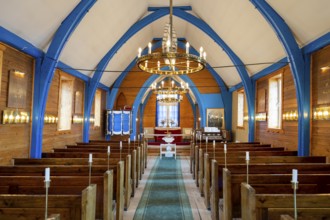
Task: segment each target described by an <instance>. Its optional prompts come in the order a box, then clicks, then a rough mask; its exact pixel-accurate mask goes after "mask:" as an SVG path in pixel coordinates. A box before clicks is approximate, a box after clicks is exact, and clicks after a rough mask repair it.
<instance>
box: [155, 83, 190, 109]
mask: <svg viewBox="0 0 330 220" xmlns="http://www.w3.org/2000/svg"><path fill="white" fill-rule="evenodd" d="M151 89H152V91H153V93H154V94H156V95H157V101H158V102H160V103H161V104H175V103H178V102H181V101H182V99H183V96H182V95H183V94H185V93H187V92H189V84H188V83H183V82H181V86H175V85H174V81H173V80H172V82H171V86H169V87H164V81H162V82H161V86H159V87H157V86H156V83H153V84H152V86H151Z"/></svg>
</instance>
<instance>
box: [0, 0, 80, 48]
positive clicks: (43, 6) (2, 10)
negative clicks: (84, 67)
mask: <svg viewBox="0 0 330 220" xmlns="http://www.w3.org/2000/svg"><path fill="white" fill-rule="evenodd" d="M78 3H79V0H56V1H54V0H28V1H22V0H0V25H1V26H3V27H4V28H6V29H7V30H9V31H11V32H13V33H15V34H16V35H18V36H20V37H21V38H23V39H24V40H26V41H28V42H29V43H31V44H33V45H34V46H36V47H38V48H39V49H41V50H43V51H45V49H46V48H47V45H48V44H49V42H50V41H51V39H52V37H53V35H54V33H55V32H56V30H57V29H58V27H59V26H60V24H61V22H62V21H63V20H64V19H65V18H66V17H67V15H68V14H69V13H70V12H71V11H72V10H73V9H74V8H75V6H76V5H77V4H78Z"/></svg>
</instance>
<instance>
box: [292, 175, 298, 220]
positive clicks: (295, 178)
mask: <svg viewBox="0 0 330 220" xmlns="http://www.w3.org/2000/svg"><path fill="white" fill-rule="evenodd" d="M291 183H292V189H293V207H294V219H295V220H297V219H298V213H297V189H298V170H296V169H292V181H291Z"/></svg>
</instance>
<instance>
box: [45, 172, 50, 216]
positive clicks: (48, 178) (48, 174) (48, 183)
mask: <svg viewBox="0 0 330 220" xmlns="http://www.w3.org/2000/svg"><path fill="white" fill-rule="evenodd" d="M44 182H45V188H46V201H45V204H46V205H45V220H47V219H48V189H49V187H50V168H49V167H47V168H46V169H45V181H44Z"/></svg>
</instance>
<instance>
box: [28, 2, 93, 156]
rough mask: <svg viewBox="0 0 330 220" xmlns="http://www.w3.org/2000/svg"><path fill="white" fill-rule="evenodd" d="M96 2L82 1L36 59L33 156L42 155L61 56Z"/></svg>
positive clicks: (31, 154)
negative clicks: (47, 112) (47, 113)
mask: <svg viewBox="0 0 330 220" xmlns="http://www.w3.org/2000/svg"><path fill="white" fill-rule="evenodd" d="M95 2H96V0H83V1H80V2H79V4H78V5H77V6H76V7H75V8H74V9H73V10H72V12H71V13H70V14H69V15H68V16H67V17H66V18H65V20H64V21H63V22H62V23H61V25H60V27H59V28H58V29H57V31H56V33H55V36H54V38H53V40H52V42H51V44H50V46H49V48H48V50H47V53H46V54H44V56H43V57H39V58H37V60H36V68H35V78H34V93H33V115H32V132H31V151H30V156H31V157H32V158H40V157H41V152H42V134H43V126H44V115H45V107H46V103H47V97H48V92H49V88H50V85H51V81H52V78H53V76H54V71H55V68H56V66H57V62H58V59H59V56H60V54H61V52H62V51H63V48H64V46H65V44H66V42H67V41H68V39H69V38H70V36H71V34H72V33H73V31H74V30H75V29H76V27H77V26H78V24H79V23H80V21H81V20H82V19H83V17H84V16H85V15H86V13H87V12H88V11H89V9H90V8H91V7H92V6H93V5H94V4H95Z"/></svg>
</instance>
